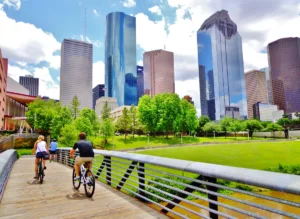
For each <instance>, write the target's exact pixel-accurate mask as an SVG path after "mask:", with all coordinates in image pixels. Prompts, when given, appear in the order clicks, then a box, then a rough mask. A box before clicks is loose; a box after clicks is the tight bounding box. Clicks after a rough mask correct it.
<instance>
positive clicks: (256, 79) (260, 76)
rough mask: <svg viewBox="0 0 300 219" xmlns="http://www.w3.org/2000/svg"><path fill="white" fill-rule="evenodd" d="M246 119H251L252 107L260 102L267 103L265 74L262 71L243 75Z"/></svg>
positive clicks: (252, 116)
mask: <svg viewBox="0 0 300 219" xmlns="http://www.w3.org/2000/svg"><path fill="white" fill-rule="evenodd" d="M245 82H246V93H247V107H248V118H249V119H253V118H254V113H253V105H254V104H256V103H258V102H261V103H264V104H267V103H268V91H267V83H266V73H265V72H263V71H257V70H253V71H248V72H246V73H245Z"/></svg>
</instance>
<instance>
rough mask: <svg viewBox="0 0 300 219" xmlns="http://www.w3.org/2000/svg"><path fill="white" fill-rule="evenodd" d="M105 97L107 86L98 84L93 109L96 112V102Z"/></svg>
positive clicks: (94, 89)
mask: <svg viewBox="0 0 300 219" xmlns="http://www.w3.org/2000/svg"><path fill="white" fill-rule="evenodd" d="M104 96H105V85H104V84H98V85H97V86H96V87H94V88H93V109H94V110H95V106H96V101H97V100H98V99H99V98H100V97H104Z"/></svg>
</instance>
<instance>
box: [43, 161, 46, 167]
mask: <svg viewBox="0 0 300 219" xmlns="http://www.w3.org/2000/svg"><path fill="white" fill-rule="evenodd" d="M43 165H44V169H46V160H45V159H43Z"/></svg>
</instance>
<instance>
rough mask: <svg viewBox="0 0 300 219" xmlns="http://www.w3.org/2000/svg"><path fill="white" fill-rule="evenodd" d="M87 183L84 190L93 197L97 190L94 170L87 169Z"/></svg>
mask: <svg viewBox="0 0 300 219" xmlns="http://www.w3.org/2000/svg"><path fill="white" fill-rule="evenodd" d="M85 178H86V183H85V184H84V190H85V194H86V196H87V197H89V198H92V196H93V195H94V192H95V176H94V174H93V173H92V171H90V170H87V171H86V173H85Z"/></svg>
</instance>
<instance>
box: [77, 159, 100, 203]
mask: <svg viewBox="0 0 300 219" xmlns="http://www.w3.org/2000/svg"><path fill="white" fill-rule="evenodd" d="M75 178H76V173H75V169H74V168H73V177H72V182H73V187H74V189H75V190H78V189H79V187H80V185H81V183H83V186H84V190H85V194H86V196H87V197H88V198H92V196H93V195H94V192H95V176H94V174H93V173H92V171H90V170H89V169H88V167H87V163H84V164H82V165H81V166H80V179H79V181H75V180H74V179H75ZM76 183H78V185H77V184H76ZM89 190H91V191H89Z"/></svg>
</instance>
